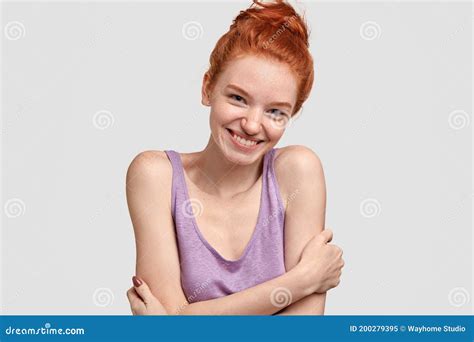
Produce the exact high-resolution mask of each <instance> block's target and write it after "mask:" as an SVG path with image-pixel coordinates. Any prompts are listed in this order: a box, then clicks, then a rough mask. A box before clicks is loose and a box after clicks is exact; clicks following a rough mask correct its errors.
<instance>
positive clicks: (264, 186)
mask: <svg viewBox="0 0 474 342" xmlns="http://www.w3.org/2000/svg"><path fill="white" fill-rule="evenodd" d="M312 84H313V60H312V57H311V55H310V53H309V50H308V31H307V26H306V24H305V23H304V21H303V19H302V18H301V17H300V16H299V15H298V14H297V13H296V12H295V10H294V9H293V7H291V6H290V5H289V4H287V3H284V2H282V1H277V2H275V3H260V2H258V1H254V4H252V6H250V8H248V9H247V10H245V11H241V12H240V14H239V15H238V16H237V17H236V18H235V20H234V22H233V24H232V25H231V27H230V29H229V31H228V32H227V33H226V34H224V35H223V36H222V37H221V38H220V39H219V41H218V42H217V44H216V46H215V48H214V50H213V51H212V54H211V57H210V67H209V70H208V71H207V72H206V73H205V75H204V78H203V84H202V104H203V105H205V106H208V107H210V128H211V136H210V137H209V141H208V143H207V146H206V147H205V148H204V150H202V151H199V152H194V153H178V152H176V151H173V150H167V151H145V152H142V153H140V154H139V155H138V156H136V157H135V158H134V160H133V161H132V163H131V165H130V167H129V169H128V172H127V201H128V206H129V210H130V216H131V219H132V223H133V228H134V232H135V239H136V248H137V261H136V262H137V263H136V274H137V277H133V282H134V286H133V287H131V288H130V289H129V290H128V292H127V296H128V299H129V301H130V305H131V309H132V312H133V314H136V315H161V314H182V315H189V314H198V315H223V314H230V315H240V314H242V315H271V314H304V315H310V314H323V313H324V305H325V298H326V291H327V290H329V289H330V288H333V287H335V286H337V285H338V284H339V278H340V275H341V269H342V267H343V265H344V261H343V260H342V250H341V249H340V248H339V247H337V246H335V245H333V244H330V243H329V242H330V241H331V239H332V232H331V231H329V230H324V220H325V207H326V188H325V181H324V173H323V169H322V166H321V162H320V160H319V158H318V157H317V155H316V154H315V153H314V152H313V151H312V150H310V149H309V148H307V147H304V146H299V145H295V146H287V147H282V148H274V146H275V145H276V144H277V143H278V141H279V140H280V138H281V137H282V135H283V133H284V131H285V128H286V126H287V123H288V122H289V120H290V118H291V117H292V116H293V115H295V113H297V112H298V111H299V109H300V108H301V106H302V104H303V102H304V101H305V100H306V99H307V97H308V95H309V93H310V90H311V87H312Z"/></svg>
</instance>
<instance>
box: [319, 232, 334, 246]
mask: <svg viewBox="0 0 474 342" xmlns="http://www.w3.org/2000/svg"><path fill="white" fill-rule="evenodd" d="M332 236H333V232H332V230H331V229H324V230H323V231H322V232H321V233H319V238H320V239H321V240H322V241H323V242H324V243H328V242H331V240H332Z"/></svg>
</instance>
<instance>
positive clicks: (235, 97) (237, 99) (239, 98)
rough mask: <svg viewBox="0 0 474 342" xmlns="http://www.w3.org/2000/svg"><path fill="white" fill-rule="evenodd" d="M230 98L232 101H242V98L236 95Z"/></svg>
mask: <svg viewBox="0 0 474 342" xmlns="http://www.w3.org/2000/svg"><path fill="white" fill-rule="evenodd" d="M230 98H231V99H234V100H236V101H238V102H241V101H244V98H243V97H242V96H240V95H236V94H232V95H230Z"/></svg>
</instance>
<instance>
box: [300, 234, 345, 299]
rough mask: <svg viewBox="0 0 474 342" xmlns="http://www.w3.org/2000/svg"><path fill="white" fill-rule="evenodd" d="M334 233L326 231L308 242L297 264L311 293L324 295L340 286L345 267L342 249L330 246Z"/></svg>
mask: <svg viewBox="0 0 474 342" xmlns="http://www.w3.org/2000/svg"><path fill="white" fill-rule="evenodd" d="M332 236H333V233H332V231H331V230H328V229H325V230H323V231H322V232H321V233H319V234H317V235H316V236H314V237H313V238H312V239H311V240H309V241H308V243H307V244H306V246H305V248H304V249H303V252H302V253H301V258H300V261H299V263H298V264H297V266H298V267H300V268H301V269H302V271H303V274H304V275H305V276H304V279H306V281H307V283H308V286H309V288H310V289H311V291H312V292H311V293H315V292H317V293H324V292H326V291H327V290H329V289H331V288H333V287H336V286H337V285H339V282H340V277H341V273H342V267H344V260H343V259H342V249H341V248H340V247H338V246H336V245H333V244H329V242H331V240H332Z"/></svg>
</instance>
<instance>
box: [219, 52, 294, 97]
mask: <svg viewBox="0 0 474 342" xmlns="http://www.w3.org/2000/svg"><path fill="white" fill-rule="evenodd" d="M218 83H220V84H219V85H220V86H221V87H225V86H227V85H228V84H235V85H238V86H239V87H241V88H243V89H245V90H246V91H247V92H248V93H249V94H250V95H252V96H254V97H256V98H261V99H264V100H270V101H273V100H274V101H286V102H290V103H291V102H296V96H297V90H298V84H297V80H296V77H295V75H294V73H293V72H292V71H291V69H290V67H289V66H288V65H287V64H285V63H282V62H278V61H276V60H273V59H270V58H264V57H257V56H245V57H240V58H237V59H234V60H232V61H231V62H229V64H228V65H227V66H226V68H225V69H224V71H223V72H222V74H221V77H220V79H219V81H218Z"/></svg>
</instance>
